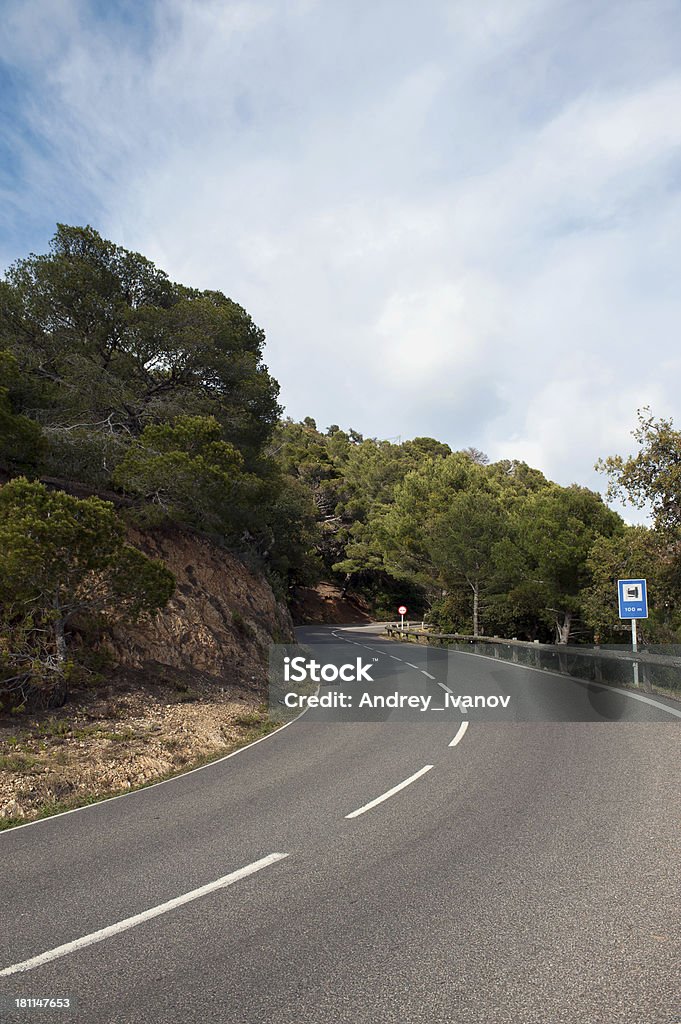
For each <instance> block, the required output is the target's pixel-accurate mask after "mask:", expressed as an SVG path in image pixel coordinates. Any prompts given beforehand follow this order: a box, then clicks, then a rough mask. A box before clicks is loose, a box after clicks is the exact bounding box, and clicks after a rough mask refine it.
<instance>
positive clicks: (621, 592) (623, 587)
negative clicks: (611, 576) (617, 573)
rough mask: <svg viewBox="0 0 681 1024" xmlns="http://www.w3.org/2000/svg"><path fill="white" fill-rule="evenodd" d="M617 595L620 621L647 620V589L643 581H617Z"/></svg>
mask: <svg viewBox="0 0 681 1024" xmlns="http://www.w3.org/2000/svg"><path fill="white" fill-rule="evenodd" d="M617 595H618V597H619V603H620V618H621V619H647V618H648V588H647V587H646V581H645V580H618V581H617Z"/></svg>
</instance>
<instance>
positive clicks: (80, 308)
mask: <svg viewBox="0 0 681 1024" xmlns="http://www.w3.org/2000/svg"><path fill="white" fill-rule="evenodd" d="M0 343H2V344H3V345H4V346H6V347H8V348H10V349H11V350H12V351H13V353H14V354H15V355H16V357H17V359H18V360H19V364H20V366H21V368H22V370H23V371H24V372H25V373H26V374H27V376H28V377H29V379H30V380H31V381H32V382H33V383H34V384H35V385H36V389H35V394H36V396H37V397H39V404H38V405H37V406H36V408H35V410H34V412H35V418H37V419H39V420H40V421H41V422H42V423H44V424H45V425H47V426H49V427H51V428H52V429H53V430H54V431H57V430H58V429H59V428H61V427H64V426H65V425H66V426H68V427H71V426H73V425H75V424H79V426H80V427H81V429H86V428H90V429H92V430H97V429H101V427H102V425H103V424H108V426H109V428H110V429H111V430H114V431H117V432H118V433H120V434H121V435H123V436H128V435H130V436H133V437H134V436H138V435H139V434H140V433H141V432H142V430H143V429H144V427H145V426H146V425H148V424H149V423H154V422H158V421H159V420H167V419H173V418H175V417H177V416H178V415H183V414H184V415H201V416H214V417H215V418H216V419H217V420H218V421H219V422H220V424H221V426H222V427H223V430H224V431H225V438H226V440H228V441H230V442H231V443H233V444H234V445H236V446H237V447H238V448H239V449H240V450H242V452H243V453H244V456H245V457H246V459H247V460H250V459H252V458H254V457H256V456H257V455H258V453H259V452H260V450H261V448H262V446H263V445H264V444H265V443H266V441H267V439H268V438H269V436H270V434H271V432H272V429H273V427H274V424H275V422H276V419H277V415H278V413H279V406H278V405H277V393H278V385H277V384H276V382H275V381H274V380H273V379H272V378H271V377H270V375H269V374H268V372H267V369H266V367H265V366H264V365H263V363H262V349H263V343H264V335H263V332H262V331H261V330H260V329H259V328H258V327H256V326H255V324H254V323H253V321H252V320H251V318H250V317H249V315H248V314H247V313H246V311H245V310H244V309H243V308H242V307H241V306H239V305H238V304H237V303H235V302H233V301H232V300H231V299H229V298H227V297H226V296H225V295H223V294H222V293H221V292H218V291H198V290H197V289H193V288H186V287H183V286H182V285H179V284H173V283H172V282H171V281H170V280H169V279H168V277H167V276H166V274H164V273H163V272H162V271H161V270H158V269H157V268H156V267H155V266H154V264H153V263H151V262H150V261H149V260H147V259H145V258H144V257H143V256H141V255H140V254H139V253H134V252H130V251H128V250H126V249H123V248H121V247H120V246H117V245H115V244H113V243H112V242H109V241H107V240H106V239H103V238H102V237H101V236H100V235H99V234H98V233H97V232H96V231H95V230H94V229H93V228H91V227H86V228H79V227H69V226H67V225H63V224H61V225H59V226H58V230H57V233H56V235H55V236H54V239H53V240H52V244H51V247H50V252H49V253H48V254H47V255H41V256H36V255H31V256H29V257H28V258H26V259H23V260H19V261H18V262H17V263H15V264H14V265H13V266H12V267H10V269H9V270H8V272H7V275H6V280H5V282H3V284H2V288H0ZM67 440H68V438H67Z"/></svg>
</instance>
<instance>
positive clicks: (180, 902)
mask: <svg viewBox="0 0 681 1024" xmlns="http://www.w3.org/2000/svg"><path fill="white" fill-rule="evenodd" d="M285 857H288V854H287V853H270V854H269V855H268V856H267V857H262V858H261V859H260V860H256V861H253V863H252V864H247V865H246V867H244V868H239V869H238V870H237V871H232V873H231V874H229V875H223V877H222V878H218V879H217V880H216V881H215V882H209V883H208V885H202V886H201V888H200V889H192V891H191V892H187V893H185V894H184V895H183V896H177V897H176V898H175V899H174V900H168V902H167V903H161V904H159V906H157V907H151V908H150V909H149V910H144V911H142V913H141V914H135V915H134V917H126V918H125V919H124V920H123V921H118V922H117V923H116V924H111V925H109V926H108V928H100V929H99V931H96V932H91V933H90V934H89V935H84V936H83V937H82V938H80V939H74V940H73V942H65V943H64V945H63V946H56V947H55V948H54V949H48V950H47V952H46V953H40V954H39V955H38V956H34V957H31V959H30V960H23V961H22V962H21V963H18V964H12V966H11V967H4V968H3V969H2V970H0V978H2V977H6V976H7V975H9V974H21V973H23V972H24V971H30V970H32V969H33V968H34V967H40V966H42V964H47V963H50V961H51V960H58V959H59V957H62V956H67V954H69V953H75V952H76V950H78V949H84V948H85V947H86V946H92V945H94V943H95V942H102V941H103V939H108V938H110V937H111V936H112V935H118V933H119V932H125V931H127V930H128V928H134V927H135V926H136V925H138V924H142V923H143V922H144V921H150V920H151V919H152V918H154V917H160V915H161V914H167V913H168V911H170V910H175V909H176V907H182V906H184V904H185V903H191V902H192V900H198V899H200V898H201V896H206V895H208V893H210V892H215V890H216V889H225V888H227V886H228V885H233V884H234V882H238V881H239V880H240V879H241V878H247V877H248V875H253V874H255V872H256V871H262V869H263V868H266V867H269V865H270V864H275V863H276V862H277V861H278V860H283V859H284V858H285Z"/></svg>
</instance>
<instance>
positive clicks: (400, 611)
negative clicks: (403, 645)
mask: <svg viewBox="0 0 681 1024" xmlns="http://www.w3.org/2000/svg"><path fill="white" fill-rule="evenodd" d="M397 613H398V615H401V616H402V625H401V626H400V629H404V616H405V615H406V614H407V609H406V606H405V605H403V604H401V605H400V607H399V608H398V609H397Z"/></svg>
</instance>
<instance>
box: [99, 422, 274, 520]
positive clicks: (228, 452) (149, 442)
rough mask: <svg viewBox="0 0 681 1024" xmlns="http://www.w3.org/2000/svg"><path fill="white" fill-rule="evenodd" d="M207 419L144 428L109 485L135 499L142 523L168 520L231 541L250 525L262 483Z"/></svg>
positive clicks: (214, 423)
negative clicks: (136, 497) (138, 501)
mask: <svg viewBox="0 0 681 1024" xmlns="http://www.w3.org/2000/svg"><path fill="white" fill-rule="evenodd" d="M243 462H244V460H243V457H242V455H241V453H240V452H239V451H238V450H237V449H236V448H235V447H234V445H233V444H231V443H230V442H229V441H225V440H224V438H223V429H222V427H221V426H220V424H219V423H218V421H217V420H216V419H215V418H214V417H212V416H179V417H178V418H177V419H176V420H175V421H174V422H173V423H158V424H150V425H149V426H147V427H145V428H144V430H143V432H142V435H141V437H140V438H139V440H137V441H135V442H133V444H132V445H131V447H130V448H129V449H128V451H127V452H126V454H125V456H124V458H123V459H122V461H121V462H120V463H119V465H118V466H117V467H116V470H115V472H114V482H115V484H116V485H117V486H118V487H121V488H123V490H125V491H126V492H127V493H128V494H131V495H137V496H138V497H139V498H140V499H141V502H140V504H139V506H138V509H139V511H140V512H141V513H142V517H143V519H145V520H146V521H147V522H152V523H153V522H158V521H163V520H168V521H171V522H180V523H185V524H187V525H190V526H194V527H197V528H198V529H201V530H205V531H206V532H213V533H220V534H222V535H223V536H227V537H230V538H232V539H234V538H235V537H236V536H238V534H239V533H240V531H243V530H244V529H246V528H247V526H248V525H249V524H250V525H251V527H252V526H253V522H252V520H253V519H254V518H257V517H256V516H255V513H254V507H255V505H256V499H257V492H258V491H259V490H260V491H261V492H262V490H263V487H262V483H261V482H260V481H259V480H258V478H257V477H255V476H254V475H253V474H249V473H246V472H244V468H243Z"/></svg>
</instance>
